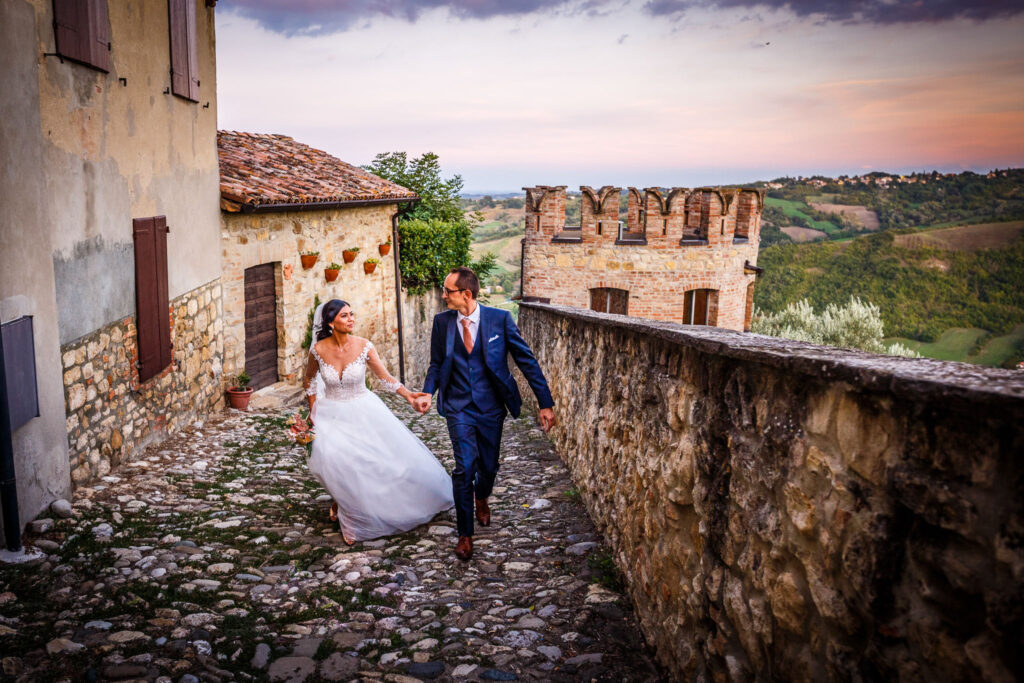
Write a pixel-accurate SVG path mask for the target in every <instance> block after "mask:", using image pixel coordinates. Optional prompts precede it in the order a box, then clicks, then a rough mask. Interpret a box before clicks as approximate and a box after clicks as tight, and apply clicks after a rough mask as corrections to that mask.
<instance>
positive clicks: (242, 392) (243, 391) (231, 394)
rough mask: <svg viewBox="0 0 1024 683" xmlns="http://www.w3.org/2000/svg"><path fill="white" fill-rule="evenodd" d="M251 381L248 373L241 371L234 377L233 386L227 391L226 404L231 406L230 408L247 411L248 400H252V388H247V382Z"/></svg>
mask: <svg viewBox="0 0 1024 683" xmlns="http://www.w3.org/2000/svg"><path fill="white" fill-rule="evenodd" d="M250 381H252V380H251V378H250V377H249V373H247V372H246V371H245V370H242V372H240V373H239V374H238V376H237V377H235V386H233V387H231V388H230V389H228V390H227V395H228V403H230V404H231V407H232V408H235V409H236V410H248V409H249V399H250V398H252V387H250V386H249V382H250Z"/></svg>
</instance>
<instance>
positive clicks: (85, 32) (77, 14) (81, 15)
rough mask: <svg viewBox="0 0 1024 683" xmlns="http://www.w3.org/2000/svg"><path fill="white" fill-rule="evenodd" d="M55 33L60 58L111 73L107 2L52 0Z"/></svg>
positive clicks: (102, 0) (94, 0)
mask: <svg viewBox="0 0 1024 683" xmlns="http://www.w3.org/2000/svg"><path fill="white" fill-rule="evenodd" d="M53 33H54V38H55V39H56V42H57V54H59V55H60V56H61V57H63V58H64V59H70V60H71V61H73V62H78V63H80V64H85V65H86V66H91V67H93V68H94V69H99V70H100V71H103V72H109V71H110V18H109V16H108V15H107V0H53Z"/></svg>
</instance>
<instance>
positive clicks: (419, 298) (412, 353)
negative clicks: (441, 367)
mask: <svg viewBox="0 0 1024 683" xmlns="http://www.w3.org/2000/svg"><path fill="white" fill-rule="evenodd" d="M446 310H448V306H447V305H446V304H445V303H444V301H443V300H442V299H441V290H440V289H433V290H431V291H429V292H426V293H425V294H419V295H411V294H409V293H408V292H406V291H404V290H403V291H402V315H403V316H404V319H403V326H404V328H405V383H406V384H407V385H408V386H409V388H410V389H412V390H414V391H419V390H420V389H421V388H423V380H424V379H425V378H426V376H427V367H428V366H429V365H430V331H431V329H432V328H433V325H434V316H435V315H437V314H438V313H440V312H442V311H446ZM392 374H394V375H395V376H397V375H398V373H397V371H392Z"/></svg>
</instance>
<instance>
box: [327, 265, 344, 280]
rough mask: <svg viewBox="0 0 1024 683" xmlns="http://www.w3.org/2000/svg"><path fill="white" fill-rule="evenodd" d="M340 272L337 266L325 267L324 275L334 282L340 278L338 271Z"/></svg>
mask: <svg viewBox="0 0 1024 683" xmlns="http://www.w3.org/2000/svg"><path fill="white" fill-rule="evenodd" d="M340 272H341V271H340V270H338V269H337V268H324V277H325V278H327V281H328V282H334V281H335V280H337V279H338V273H340Z"/></svg>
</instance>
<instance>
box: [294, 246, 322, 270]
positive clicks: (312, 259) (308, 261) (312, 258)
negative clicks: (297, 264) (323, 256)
mask: <svg viewBox="0 0 1024 683" xmlns="http://www.w3.org/2000/svg"><path fill="white" fill-rule="evenodd" d="M319 257H320V252H319V251H304V252H302V253H300V254H299V258H300V259H301V260H302V267H303V268H305V269H306V270H309V269H310V268H312V267H313V264H314V263H316V260H317V259H318V258H319Z"/></svg>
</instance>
